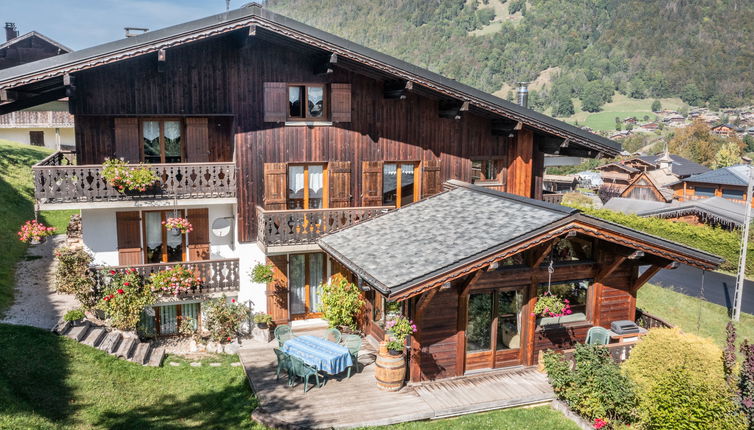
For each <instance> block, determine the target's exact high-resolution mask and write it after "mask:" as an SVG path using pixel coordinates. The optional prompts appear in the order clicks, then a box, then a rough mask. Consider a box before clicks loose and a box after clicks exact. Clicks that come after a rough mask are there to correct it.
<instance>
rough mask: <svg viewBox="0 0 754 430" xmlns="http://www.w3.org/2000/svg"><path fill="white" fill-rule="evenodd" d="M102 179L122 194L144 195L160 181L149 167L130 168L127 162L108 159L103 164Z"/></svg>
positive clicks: (140, 165)
mask: <svg viewBox="0 0 754 430" xmlns="http://www.w3.org/2000/svg"><path fill="white" fill-rule="evenodd" d="M102 177H103V178H105V180H106V181H107V183H108V184H110V185H111V186H112V187H113V188H115V189H116V190H118V191H119V192H121V193H125V194H138V193H144V192H146V191H147V189H149V188H151V187H152V186H153V185H154V183H155V182H157V180H158V179H159V178H158V177H157V175H156V174H155V173H154V172H153V171H152V170H151V169H150V168H149V167H147V166H144V165H143V164H139V165H137V166H136V167H133V166H130V165H129V164H128V162H127V161H124V160H120V159H117V158H108V159H107V160H105V162H104V163H102Z"/></svg>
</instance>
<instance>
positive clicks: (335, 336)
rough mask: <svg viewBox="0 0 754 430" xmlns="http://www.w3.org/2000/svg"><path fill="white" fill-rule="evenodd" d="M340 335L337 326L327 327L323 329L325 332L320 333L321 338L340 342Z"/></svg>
mask: <svg viewBox="0 0 754 430" xmlns="http://www.w3.org/2000/svg"><path fill="white" fill-rule="evenodd" d="M340 336H341V335H340V331H339V330H338V329H337V328H328V329H327V330H325V334H324V335H322V339H324V340H329V341H330V342H335V343H340Z"/></svg>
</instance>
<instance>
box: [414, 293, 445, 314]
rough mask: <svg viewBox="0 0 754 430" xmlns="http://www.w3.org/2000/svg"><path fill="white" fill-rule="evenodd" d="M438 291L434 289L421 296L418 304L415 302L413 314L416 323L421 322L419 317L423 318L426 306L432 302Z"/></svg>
mask: <svg viewBox="0 0 754 430" xmlns="http://www.w3.org/2000/svg"><path fill="white" fill-rule="evenodd" d="M438 291H440V289H439V288H434V289H432V290H430V291H428V292H426V293H424V295H422V296H421V298H420V299H419V301H418V302H416V312H415V313H414V319H415V320H416V321H419V320H421V317H422V316H424V311H426V310H427V306H429V302H431V301H432V298H433V297H435V295H436V294H437V292H438Z"/></svg>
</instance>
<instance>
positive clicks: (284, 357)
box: [272, 348, 291, 381]
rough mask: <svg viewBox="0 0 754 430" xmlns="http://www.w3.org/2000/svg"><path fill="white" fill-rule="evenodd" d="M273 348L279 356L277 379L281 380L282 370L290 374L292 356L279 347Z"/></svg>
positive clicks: (276, 371)
mask: <svg viewBox="0 0 754 430" xmlns="http://www.w3.org/2000/svg"><path fill="white" fill-rule="evenodd" d="M272 350H273V351H275V355H276V356H277V358H278V365H277V369H276V370H275V380H276V381H279V380H280V371H281V370H285V373H286V374H290V370H289V369H290V367H291V356H290V355H288V354H286V353H285V352H283V351H281V350H280V349H279V348H273V349H272Z"/></svg>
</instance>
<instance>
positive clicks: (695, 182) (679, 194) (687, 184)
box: [672, 165, 749, 204]
mask: <svg viewBox="0 0 754 430" xmlns="http://www.w3.org/2000/svg"><path fill="white" fill-rule="evenodd" d="M748 181H749V167H748V166H747V165H737V166H730V167H723V168H721V169H717V170H711V171H709V172H706V173H701V174H698V175H693V176H689V177H687V178H685V179H683V180H682V181H680V182H678V183H676V184H673V185H672V188H673V190H674V192H675V196H676V198H678V199H679V200H681V201H687V200H698V199H708V198H710V197H715V196H717V197H723V198H725V199H728V200H730V201H732V202H736V203H741V204H743V203H744V202H745V201H746V187H747V184H748Z"/></svg>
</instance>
